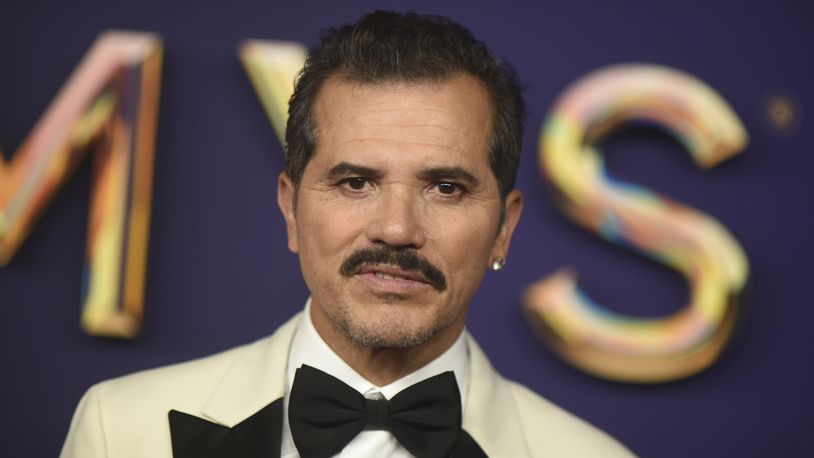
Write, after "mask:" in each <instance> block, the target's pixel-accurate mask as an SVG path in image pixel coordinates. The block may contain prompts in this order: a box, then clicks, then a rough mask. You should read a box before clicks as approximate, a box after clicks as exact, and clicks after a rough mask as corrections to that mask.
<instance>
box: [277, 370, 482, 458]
mask: <svg viewBox="0 0 814 458" xmlns="http://www.w3.org/2000/svg"><path fill="white" fill-rule="evenodd" d="M288 419H289V424H290V426H291V434H292V436H293V437H294V443H295V444H296V446H297V450H298V451H299V453H300V456H302V458H321V457H331V456H334V455H336V454H337V453H339V452H340V451H341V450H342V449H343V448H344V447H345V445H347V444H348V442H350V441H351V440H352V439H353V438H354V437H356V436H357V435H358V434H359V433H360V432H362V430H364V429H365V428H367V429H385V430H387V431H390V432H391V433H392V434H393V435H394V436H395V437H396V439H397V440H398V441H399V443H400V444H401V445H402V446H403V447H404V448H405V449H407V450H408V451H409V452H410V453H412V454H413V455H415V456H417V457H420V458H424V457H430V458H434V457H448V456H450V454H451V453H452V450H453V447H454V446H455V445H456V441H457V440H458V437H459V435H460V434H461V395H460V392H459V391H458V385H457V383H455V376H454V375H453V373H452V372H445V373H443V374H440V375H436V376H435V377H431V378H428V379H427V380H424V381H422V382H419V383H417V384H415V385H413V386H411V387H409V388H406V389H405V390H403V391H401V392H400V393H398V394H397V395H395V396H394V397H393V399H391V400H389V401H388V400H385V399H382V400H372V399H366V398H365V397H364V396H362V395H361V394H359V392H357V391H356V390H354V389H353V388H351V387H349V386H348V385H346V384H345V383H343V382H342V381H341V380H339V379H337V378H336V377H333V376H331V375H329V374H326V373H325V372H322V371H321V370H319V369H315V368H313V367H310V366H306V365H303V366H302V367H301V368H299V369H297V372H296V374H295V376H294V384H293V386H292V387H291V397H290V399H289V407H288ZM481 453H482V452H481Z"/></svg>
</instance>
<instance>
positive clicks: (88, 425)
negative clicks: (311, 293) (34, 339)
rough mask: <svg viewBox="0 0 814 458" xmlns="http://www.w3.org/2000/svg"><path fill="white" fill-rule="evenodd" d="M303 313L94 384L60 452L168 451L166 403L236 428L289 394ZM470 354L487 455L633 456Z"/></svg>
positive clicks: (472, 417) (471, 429)
mask: <svg viewBox="0 0 814 458" xmlns="http://www.w3.org/2000/svg"><path fill="white" fill-rule="evenodd" d="M300 317H301V314H298V315H297V316H295V317H294V318H293V319H291V320H290V321H289V322H287V323H286V324H284V325H283V326H281V327H280V328H279V329H278V330H277V331H276V332H275V333H274V334H273V335H271V336H270V337H266V338H264V339H261V340H258V341H257V342H254V343H252V344H248V345H244V346H241V347H237V348H234V349H232V350H228V351H225V352H223V353H219V354H216V355H213V356H209V357H206V358H203V359H199V360H195V361H190V362H186V363H181V364H177V365H173V366H168V367H164V368H159V369H153V370H148V371H144V372H139V373H135V374H132V375H128V376H125V377H121V378H118V379H113V380H108V381H105V382H102V383H100V384H98V385H95V386H93V387H92V388H91V389H89V390H88V392H87V393H86V394H85V395H84V396H83V398H82V400H81V401H80V402H79V406H78V407H77V409H76V413H75V414H74V417H73V420H72V422H71V427H70V430H69V432H68V437H67V439H66V441H65V444H64V446H63V449H62V453H61V455H60V456H61V457H62V458H102V457H110V458H165V457H167V458H168V457H172V440H171V436H170V427H169V421H168V413H169V411H170V410H177V411H180V412H184V413H187V414H190V415H194V416H197V417H201V418H203V419H206V420H209V421H211V422H214V423H217V424H220V425H224V426H227V427H232V426H235V425H237V424H238V423H240V422H241V421H243V420H244V419H246V418H248V417H250V416H252V415H253V414H254V413H256V412H258V411H259V410H261V409H262V408H264V407H266V406H267V405H268V404H270V403H271V402H273V401H275V400H277V399H280V398H282V397H283V395H284V390H285V388H284V387H285V372H286V364H287V359H288V351H289V347H290V344H291V340H292V337H293V335H294V330H295V329H296V327H297V323H298V320H299V319H300ZM469 354H470V358H471V380H470V382H469V394H468V399H467V401H466V409H465V413H464V419H463V428H464V430H465V431H467V432H468V433H469V434H470V435H471V436H472V438H474V440H475V441H476V442H477V443H478V445H480V447H481V448H482V449H483V451H484V452H486V454H487V455H488V456H489V457H493V458H502V457H508V458H520V457H556V458H562V457H580V458H584V457H602V458H614V457H631V456H633V455H632V454H631V453H630V451H628V450H627V449H626V448H625V447H624V446H622V445H620V444H619V443H618V442H616V441H615V440H614V439H612V438H611V437H610V436H608V435H606V434H605V433H603V432H602V431H600V430H598V429H596V428H594V427H593V426H591V425H589V424H588V423H585V422H584V421H582V420H580V419H578V418H576V417H574V416H573V415H571V414H569V413H568V412H565V411H564V410H562V409H560V408H559V407H557V406H555V405H554V404H552V403H550V402H548V401H547V400H545V399H543V398H541V397H540V396H538V395H536V394H535V393H533V392H532V391H530V390H528V389H527V388H525V387H523V386H521V385H519V384H517V383H514V382H511V381H509V380H506V379H504V378H503V377H502V376H501V375H500V374H498V373H497V372H496V371H495V370H494V369H493V368H492V366H491V364H490V363H489V361H488V359H487V358H486V356H485V355H484V354H483V351H482V350H481V349H480V348H479V347H478V345H477V344H476V343H475V342H474V340H473V339H469ZM276 453H277V455H276V456H279V453H280V452H279V450H278V451H277V452H276Z"/></svg>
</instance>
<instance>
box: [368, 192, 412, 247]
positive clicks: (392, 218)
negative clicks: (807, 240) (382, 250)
mask: <svg viewBox="0 0 814 458" xmlns="http://www.w3.org/2000/svg"><path fill="white" fill-rule="evenodd" d="M371 211H372V214H371V215H370V216H371V218H370V222H369V224H368V225H367V230H366V235H367V238H368V240H370V241H371V242H373V243H376V244H385V245H388V246H391V247H393V248H416V249H417V248H421V247H422V246H424V243H425V242H426V233H425V231H424V228H423V221H422V214H423V212H422V211H421V203H420V202H419V198H418V197H417V196H413V195H411V193H410V192H409V190H400V191H395V190H394V191H392V192H387V193H383V195H382V196H380V197H379V199H378V202H377V203H376V206H375V208H373V209H372V210H371Z"/></svg>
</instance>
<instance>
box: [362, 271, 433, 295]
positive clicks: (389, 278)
mask: <svg viewBox="0 0 814 458" xmlns="http://www.w3.org/2000/svg"><path fill="white" fill-rule="evenodd" d="M354 277H356V278H357V279H359V280H360V281H362V282H363V283H365V284H366V285H368V287H370V288H372V289H374V290H380V291H383V292H387V293H398V294H407V293H411V292H418V291H419V290H423V289H424V288H426V287H430V286H431V285H430V282H429V281H428V280H427V279H426V278H424V276H423V275H421V273H420V272H415V271H408V270H404V269H401V268H399V267H396V266H388V265H365V266H362V267H360V268H359V269H358V270H357V272H356V273H355V274H354Z"/></svg>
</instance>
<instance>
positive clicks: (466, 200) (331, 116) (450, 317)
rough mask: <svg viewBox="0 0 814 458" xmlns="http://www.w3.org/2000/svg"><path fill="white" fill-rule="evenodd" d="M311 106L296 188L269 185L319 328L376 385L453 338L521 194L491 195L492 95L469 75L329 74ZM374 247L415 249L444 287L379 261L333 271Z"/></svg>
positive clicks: (501, 246)
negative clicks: (307, 153)
mask: <svg viewBox="0 0 814 458" xmlns="http://www.w3.org/2000/svg"><path fill="white" fill-rule="evenodd" d="M314 110H315V116H316V125H317V129H318V132H319V142H318V147H317V150H316V151H315V153H314V155H313V157H312V158H311V160H310V162H309V163H308V165H307V166H306V167H305V171H304V173H303V177H302V180H301V182H300V183H299V187H298V188H297V189H295V187H294V185H293V183H292V182H291V180H290V179H289V177H288V176H287V175H286V174H285V173H283V174H281V175H280V178H279V183H278V203H279V206H280V209H281V211H282V212H283V215H284V217H285V220H286V225H287V230H288V246H289V249H291V251H293V252H295V253H299V257H300V264H301V267H302V271H303V276H304V277H305V282H306V284H307V285H308V288H309V289H310V291H311V294H312V302H311V318H312V320H313V322H314V326H315V327H316V329H317V331H318V332H319V334H320V335H321V336H322V338H323V339H324V340H325V341H326V342H327V343H328V345H329V346H330V347H331V348H332V349H333V350H334V351H335V352H336V353H337V354H338V355H339V356H340V357H342V358H343V359H344V360H345V361H346V362H347V363H348V364H349V365H350V366H351V367H353V368H354V369H355V370H356V371H357V372H359V373H360V374H361V375H362V376H364V377H365V378H367V379H368V380H370V381H371V382H373V383H375V384H377V385H380V386H381V385H385V384H387V383H390V382H392V381H394V380H397V379H398V378H400V377H402V376H404V375H406V374H409V373H410V372H412V371H414V370H416V369H418V368H420V367H422V366H423V365H425V364H427V363H428V362H430V361H432V360H433V359H434V358H436V357H437V356H439V355H440V354H441V353H443V352H444V351H445V350H446V349H447V348H449V346H451V345H452V343H453V342H454V341H455V339H457V337H458V336H459V335H460V333H461V332H462V330H463V327H464V323H465V320H466V313H467V308H468V305H469V302H470V300H471V299H472V296H473V295H474V294H475V291H476V290H477V288H478V286H479V285H480V282H481V279H482V277H483V275H484V272H485V271H486V269H487V268H488V267H489V266H490V265H491V263H492V261H493V260H494V259H497V258H502V259H505V258H506V254H507V252H508V249H509V242H510V240H511V236H512V232H513V231H514V228H515V226H516V224H517V221H518V219H519V218H520V213H521V212H522V206H523V204H522V202H523V201H522V196H521V194H520V193H519V192H518V191H512V192H511V193H509V195H508V196H507V197H506V200H505V203H504V202H502V201H501V199H500V194H499V190H498V183H497V179H496V178H495V176H494V174H493V173H492V171H491V169H490V167H489V162H488V155H487V145H488V140H489V136H490V133H491V106H490V102H489V98H488V93H487V92H486V90H485V89H484V87H483V86H482V85H481V83H480V82H478V81H477V80H476V79H475V78H473V77H471V76H469V75H465V74H461V75H456V76H454V77H452V78H450V79H448V80H446V81H444V82H418V83H404V82H386V83H376V84H362V83H355V82H348V81H345V80H343V79H342V78H341V77H340V76H333V77H331V78H329V79H328V80H327V81H326V82H325V83H324V85H323V87H322V89H321V91H320V93H319V95H318V97H317V101H316V104H315V108H314ZM501 205H505V220H504V223H503V224H502V225H499V223H500V210H501ZM377 247H379V248H384V249H385V250H384V251H386V252H399V251H401V252H404V251H409V252H412V253H413V254H415V255H416V256H415V257H416V258H418V259H421V260H423V261H426V262H428V263H429V265H431V266H432V267H434V268H436V269H437V270H438V271H440V272H441V273H442V274H443V278H444V285H443V287H441V286H442V285H440V284H439V283H438V281H437V279H431V278H430V277H428V276H427V275H425V273H422V271H421V270H409V269H405V268H402V267H399V266H398V265H395V264H392V263H389V262H385V263H375V264H370V263H362V264H361V265H359V266H357V267H355V268H354V269H351V271H350V272H345V273H344V274H343V273H342V265H343V263H344V262H345V261H346V260H347V259H349V258H350V257H351V255H353V254H354V253H357V252H359V250H364V249H370V248H377ZM424 272H426V270H425V271H424ZM377 274H378V275H377ZM382 274H386V275H387V276H385V277H384V278H383V277H382Z"/></svg>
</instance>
